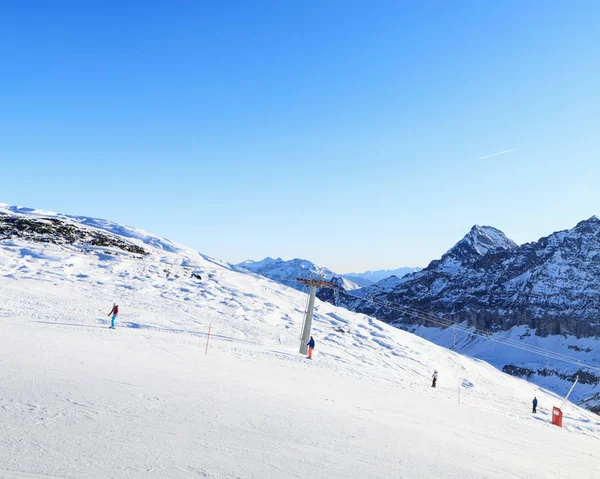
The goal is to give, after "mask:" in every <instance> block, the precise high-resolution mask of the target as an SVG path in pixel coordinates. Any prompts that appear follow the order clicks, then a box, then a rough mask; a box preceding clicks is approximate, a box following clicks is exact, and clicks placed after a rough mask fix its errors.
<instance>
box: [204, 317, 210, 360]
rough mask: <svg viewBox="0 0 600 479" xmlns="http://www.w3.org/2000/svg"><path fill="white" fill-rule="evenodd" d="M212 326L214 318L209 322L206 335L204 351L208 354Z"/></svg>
mask: <svg viewBox="0 0 600 479" xmlns="http://www.w3.org/2000/svg"><path fill="white" fill-rule="evenodd" d="M211 328H212V320H211V322H210V323H209V324H208V335H207V336H206V350H205V351H204V355H205V356H206V355H207V354H208V342H209V341H210V329H211Z"/></svg>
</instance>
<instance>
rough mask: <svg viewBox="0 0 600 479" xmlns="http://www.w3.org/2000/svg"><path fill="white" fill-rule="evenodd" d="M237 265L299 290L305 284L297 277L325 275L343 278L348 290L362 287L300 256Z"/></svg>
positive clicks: (250, 261)
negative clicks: (285, 259) (290, 258)
mask: <svg viewBox="0 0 600 479" xmlns="http://www.w3.org/2000/svg"><path fill="white" fill-rule="evenodd" d="M236 266H238V267H240V268H244V269H247V270H248V271H252V272H253V273H256V274H260V275H261V276H265V277H267V278H269V279H272V280H273V281H276V282H277V283H281V284H284V285H286V286H289V287H291V288H294V289H297V290H299V291H304V290H305V287H304V285H303V284H301V283H298V281H297V280H296V278H309V277H313V278H319V277H323V278H325V279H326V280H330V279H332V278H334V277H336V278H342V287H343V288H344V289H346V290H348V291H352V290H355V289H359V288H360V287H361V286H360V285H358V284H356V283H354V282H352V281H350V280H348V279H346V278H344V277H343V275H341V274H337V273H334V272H333V271H331V270H330V269H328V268H324V267H323V266H317V265H316V264H314V263H313V262H312V261H308V260H305V259H300V258H296V259H292V260H289V261H284V260H283V259H281V258H277V259H273V258H269V257H267V258H265V259H263V260H261V261H252V260H247V261H244V262H242V263H239V264H237V265H236Z"/></svg>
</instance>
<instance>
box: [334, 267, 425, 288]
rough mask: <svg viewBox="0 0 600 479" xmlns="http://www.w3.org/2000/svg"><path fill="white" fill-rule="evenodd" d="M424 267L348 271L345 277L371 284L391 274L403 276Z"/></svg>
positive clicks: (358, 282) (361, 284) (365, 284)
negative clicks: (362, 271)
mask: <svg viewBox="0 0 600 479" xmlns="http://www.w3.org/2000/svg"><path fill="white" fill-rule="evenodd" d="M421 269H422V268H398V269H378V270H375V271H371V270H369V271H365V272H364V273H348V274H344V275H343V276H344V278H346V279H349V280H350V281H352V282H354V283H356V284H358V285H360V286H363V287H365V286H370V285H372V284H374V283H377V282H378V281H381V280H382V279H386V278H389V277H391V276H396V277H397V278H402V277H403V276H406V275H407V274H410V273H414V272H416V271H421Z"/></svg>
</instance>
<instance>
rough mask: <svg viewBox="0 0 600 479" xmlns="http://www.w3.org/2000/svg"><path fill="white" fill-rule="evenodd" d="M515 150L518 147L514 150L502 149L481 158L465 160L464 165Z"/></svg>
mask: <svg viewBox="0 0 600 479" xmlns="http://www.w3.org/2000/svg"><path fill="white" fill-rule="evenodd" d="M515 150H516V148H513V149H512V150H506V151H500V152H499V153H494V154H493V155H487V156H482V157H481V158H475V159H474V160H469V161H465V162H464V163H463V165H464V164H467V163H475V162H476V161H481V160H487V159H488V158H493V157H494V156H500V155H505V154H506V153H510V152H511V151H515Z"/></svg>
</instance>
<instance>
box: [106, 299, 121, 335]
mask: <svg viewBox="0 0 600 479" xmlns="http://www.w3.org/2000/svg"><path fill="white" fill-rule="evenodd" d="M108 315H109V316H111V315H112V318H111V320H110V328H109V329H115V321H116V320H117V316H118V315H119V305H118V304H117V303H113V307H112V309H111V311H110V313H108Z"/></svg>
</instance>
